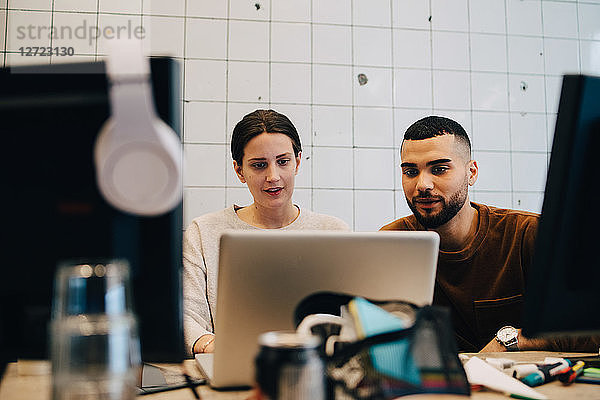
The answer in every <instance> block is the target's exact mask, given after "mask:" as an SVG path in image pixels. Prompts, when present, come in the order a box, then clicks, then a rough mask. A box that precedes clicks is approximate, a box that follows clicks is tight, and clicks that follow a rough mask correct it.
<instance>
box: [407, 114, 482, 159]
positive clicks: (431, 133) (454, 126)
mask: <svg viewBox="0 0 600 400" xmlns="http://www.w3.org/2000/svg"><path fill="white" fill-rule="evenodd" d="M442 135H454V136H456V137H457V139H458V140H460V141H461V142H462V143H463V144H464V145H466V147H467V149H468V151H469V156H470V154H471V141H470V140H469V136H468V135H467V132H465V129H464V128H463V127H462V126H461V125H460V124H459V123H458V122H456V121H453V120H451V119H450V118H446V117H439V116H437V115H430V116H428V117H425V118H421V119H420V120H418V121H417V122H415V123H414V124H412V125H411V126H409V127H408V129H407V130H406V132H405V133H404V140H423V139H430V138H432V137H435V136H442Z"/></svg>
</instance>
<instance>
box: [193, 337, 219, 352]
mask: <svg viewBox="0 0 600 400" xmlns="http://www.w3.org/2000/svg"><path fill="white" fill-rule="evenodd" d="M214 351H215V335H213V334H210V333H209V334H206V335H202V336H200V337H199V338H198V340H196V343H194V354H197V353H212V352H214Z"/></svg>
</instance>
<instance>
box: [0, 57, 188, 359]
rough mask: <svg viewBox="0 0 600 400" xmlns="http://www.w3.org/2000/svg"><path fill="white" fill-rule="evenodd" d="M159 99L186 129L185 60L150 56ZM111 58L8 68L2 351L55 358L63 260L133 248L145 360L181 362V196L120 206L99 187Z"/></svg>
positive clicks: (0, 259) (0, 106) (1, 105)
mask: <svg viewBox="0 0 600 400" xmlns="http://www.w3.org/2000/svg"><path fill="white" fill-rule="evenodd" d="M151 73H152V85H153V93H154V99H155V103H156V109H157V112H158V114H159V115H160V116H161V118H162V119H163V120H164V121H165V122H166V123H167V124H169V125H170V126H171V127H172V128H173V129H174V130H175V132H178V133H179V132H181V84H180V67H179V64H178V63H177V62H176V61H174V60H171V59H167V58H153V59H151ZM107 89H108V84H107V79H106V75H105V72H104V63H102V62H97V63H88V64H77V65H75V64H73V65H46V66H36V67H21V68H13V69H12V70H11V69H3V70H0V143H1V145H0V149H1V150H0V154H1V156H0V186H1V187H2V190H1V192H2V194H1V196H0V213H1V217H0V221H1V223H0V224H1V229H0V235H1V239H0V242H1V243H2V249H3V250H2V252H1V254H0V340H1V341H2V343H3V344H4V347H5V348H4V352H5V354H4V358H6V359H9V360H10V359H15V358H16V357H19V358H47V357H48V333H47V332H48V329H47V327H48V321H49V319H50V310H51V302H52V289H53V279H54V273H55V270H56V266H57V263H58V262H59V261H60V260H64V259H77V258H94V257H103V258H106V257H113V258H124V259H127V260H128V261H129V264H130V266H131V280H132V289H133V295H134V309H135V312H136V314H137V316H138V324H139V333H140V341H141V353H142V359H143V361H154V362H180V361H182V359H183V357H184V350H183V322H182V318H183V317H182V285H181V269H182V251H181V242H182V232H183V229H182V218H183V217H182V207H181V204H180V205H179V206H178V207H177V208H176V209H174V210H173V211H171V212H168V213H167V214H164V215H162V216H158V217H139V216H133V215H129V214H125V213H122V212H120V211H117V210H116V209H114V208H113V207H112V206H110V205H109V204H108V203H106V202H105V201H104V199H103V198H102V196H101V195H100V193H99V191H98V188H97V186H96V176H95V169H94V163H93V146H94V141H95V140H96V136H97V134H98V132H99V130H100V127H101V126H102V124H103V123H104V122H105V121H106V119H107V118H108V117H109V100H108V91H107Z"/></svg>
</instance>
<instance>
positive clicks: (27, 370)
mask: <svg viewBox="0 0 600 400" xmlns="http://www.w3.org/2000/svg"><path fill="white" fill-rule="evenodd" d="M468 355H469V356H472V355H473V354H468ZM575 355H591V354H582V353H551V352H540V351H527V352H520V353H487V354H485V357H497V358H510V359H512V360H515V361H518V362H536V361H537V362H539V361H542V360H543V359H544V358H545V357H547V356H553V357H569V356H571V357H572V356H575ZM30 363H31V364H29V365H27V364H23V363H21V364H17V363H12V364H9V366H8V368H7V370H6V372H5V375H4V379H3V380H2V383H1V385H0V400H9V399H10V400H49V399H50V384H51V383H50V364H49V362H47V361H33V362H30ZM158 366H160V367H161V368H163V370H166V373H165V375H166V379H167V382H170V376H172V377H173V378H172V379H175V377H176V376H178V374H179V373H180V372H181V371H182V369H185V370H186V371H187V372H188V374H189V375H190V376H192V377H200V371H199V370H198V368H197V367H196V363H195V362H194V360H186V361H185V362H184V363H183V364H182V365H174V364H158ZM197 390H198V393H199V394H200V396H201V398H202V399H203V400H243V399H247V398H248V397H249V396H250V395H251V392H250V391H215V390H211V389H210V387H208V386H199V387H198V388H197ZM536 390H537V391H539V392H540V393H543V394H545V395H546V396H548V398H550V399H581V400H588V399H590V400H591V399H600V385H591V384H584V383H574V384H572V385H571V386H563V385H562V384H561V383H560V382H551V383H548V384H546V385H543V386H539V387H537V388H536ZM464 398H465V397H462V396H448V395H446V396H439V395H437V396H432V395H419V396H406V397H403V398H402V399H406V400H409V399H414V400H424V399H447V400H450V399H459V400H460V399H464ZM471 398H473V399H478V400H486V399H489V400H493V399H507V398H508V397H506V396H504V395H502V394H499V393H493V392H474V393H473V394H472V396H471ZM140 399H147V400H161V399H163V400H195V398H194V396H193V394H192V392H191V391H190V390H189V389H179V390H173V391H168V392H162V393H155V394H149V395H145V396H143V397H140Z"/></svg>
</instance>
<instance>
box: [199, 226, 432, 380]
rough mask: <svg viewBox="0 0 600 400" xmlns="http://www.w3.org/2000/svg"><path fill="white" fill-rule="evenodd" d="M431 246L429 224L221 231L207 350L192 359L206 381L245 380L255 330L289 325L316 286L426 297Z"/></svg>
mask: <svg viewBox="0 0 600 400" xmlns="http://www.w3.org/2000/svg"><path fill="white" fill-rule="evenodd" d="M438 248H439V236H438V235H437V233H435V232H387V231H386V232H340V231H287V232H281V231H278V232H262V231H261V232H254V231H252V232H247V231H229V232H227V233H224V234H223V236H222V237H221V243H220V252H219V277H218V291H217V316H216V318H215V337H216V340H215V352H214V354H197V355H196V361H197V363H198V365H199V366H200V369H201V370H202V372H203V374H204V375H205V376H206V377H207V378H208V380H209V383H210V385H211V386H212V387H214V388H233V387H248V386H251V385H252V384H253V383H254V357H255V356H256V354H257V352H258V349H259V348H258V344H257V340H258V336H259V335H260V334H261V333H263V332H267V331H275V330H293V329H295V326H294V310H295V308H296V306H297V305H298V304H299V303H300V302H301V301H302V300H303V299H304V298H306V297H307V296H309V295H311V294H313V293H316V292H321V291H333V292H341V293H346V294H351V295H356V296H361V297H366V298H370V299H373V300H406V301H410V302H413V303H415V304H417V305H426V304H431V302H432V300H433V288H434V282H435V272H436V266H437V257H438Z"/></svg>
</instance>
